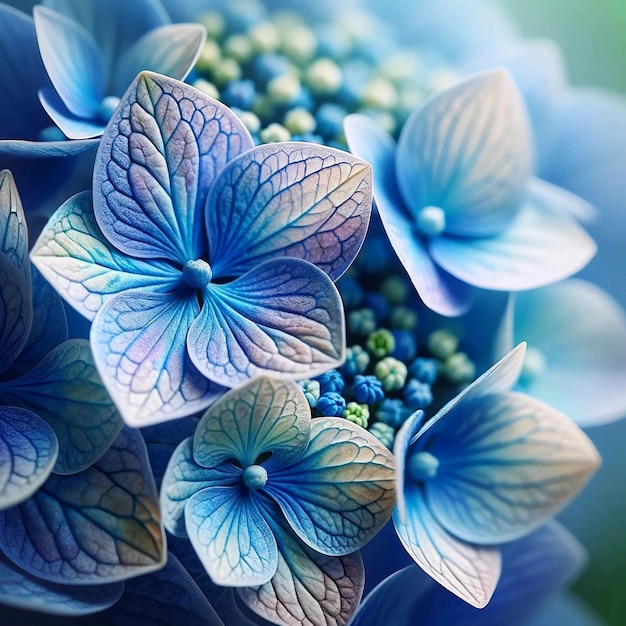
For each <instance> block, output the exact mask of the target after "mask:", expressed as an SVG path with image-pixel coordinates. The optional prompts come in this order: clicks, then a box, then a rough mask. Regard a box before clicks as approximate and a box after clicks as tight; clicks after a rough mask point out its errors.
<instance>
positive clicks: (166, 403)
mask: <svg viewBox="0 0 626 626" xmlns="http://www.w3.org/2000/svg"><path fill="white" fill-rule="evenodd" d="M197 314H198V302H197V300H196V297H195V295H194V294H190V295H177V294H156V293H143V292H141V291H128V292H124V293H122V294H119V295H117V296H115V297H114V298H111V299H110V300H108V301H107V303H106V304H105V305H104V306H103V307H102V308H101V309H100V311H99V312H98V315H97V316H96V318H95V319H94V322H93V325H92V327H91V346H92V349H93V353H94V361H95V363H96V366H97V368H98V371H99V372H100V376H102V380H103V382H104V384H105V386H106V388H107V390H108V392H109V393H110V394H111V397H112V398H113V400H114V402H115V403H116V405H117V407H118V409H119V411H120V413H121V414H122V417H123V418H124V421H125V422H126V423H127V424H129V425H131V426H135V427H138V426H148V425H149V424H154V423H157V422H162V421H165V420H168V419H173V418H175V417H182V416H184V415H190V414H192V413H195V412H196V411H199V410H202V409H204V408H206V407H207V406H208V405H209V404H211V402H213V400H215V397H216V395H217V394H219V393H220V392H221V390H220V389H219V388H218V387H217V385H215V384H213V383H211V382H210V381H208V380H206V378H204V377H203V376H202V375H201V374H200V372H198V370H197V369H196V368H195V367H194V365H193V364H192V362H191V361H190V359H189V357H188V355H187V349H186V347H185V336H186V335H187V331H188V329H189V327H190V325H191V323H192V321H193V320H194V318H195V317H196V315H197Z"/></svg>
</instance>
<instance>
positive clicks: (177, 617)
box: [104, 553, 224, 626]
mask: <svg viewBox="0 0 626 626" xmlns="http://www.w3.org/2000/svg"><path fill="white" fill-rule="evenodd" d="M104 616H106V618H108V619H109V620H111V621H112V623H114V624H115V626H173V625H174V624H185V626H224V624H223V623H222V621H221V620H220V619H219V617H218V616H217V613H215V611H214V610H213V607H212V606H211V605H210V604H209V602H208V600H207V599H206V598H205V597H204V595H203V593H202V591H200V589H199V588H198V585H197V584H196V583H195V582H194V580H193V578H192V577H191V576H190V575H189V574H188V573H187V571H186V570H185V568H184V567H183V566H182V565H181V564H180V562H179V561H178V559H177V558H176V557H175V556H174V555H173V554H171V553H168V555H167V563H166V565H165V567H164V568H163V569H162V570H159V571H158V572H153V573H152V574H148V575H147V576H140V577H139V578H133V579H131V580H129V581H128V582H127V583H126V589H125V591H124V595H123V596H122V599H121V600H120V601H119V602H118V603H117V604H116V605H115V606H114V607H113V608H111V609H109V610H108V611H107V612H106V613H105V614H104Z"/></svg>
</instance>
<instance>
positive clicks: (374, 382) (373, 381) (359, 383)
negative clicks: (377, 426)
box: [354, 374, 385, 404]
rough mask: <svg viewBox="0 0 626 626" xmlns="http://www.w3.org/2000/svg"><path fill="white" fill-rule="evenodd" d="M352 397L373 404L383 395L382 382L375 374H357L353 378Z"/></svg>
mask: <svg viewBox="0 0 626 626" xmlns="http://www.w3.org/2000/svg"><path fill="white" fill-rule="evenodd" d="M354 397H355V399H356V401H357V402H361V403H363V404H374V403H375V402H380V401H381V400H382V399H383V398H384V397H385V392H384V390H383V386H382V383H381V382H380V381H379V380H378V378H376V376H362V375H361V374H358V375H357V376H355V378H354Z"/></svg>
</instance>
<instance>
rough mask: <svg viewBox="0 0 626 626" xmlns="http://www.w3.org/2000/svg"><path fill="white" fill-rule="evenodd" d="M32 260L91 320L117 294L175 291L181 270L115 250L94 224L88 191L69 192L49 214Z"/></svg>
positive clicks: (68, 299)
mask: <svg viewBox="0 0 626 626" xmlns="http://www.w3.org/2000/svg"><path fill="white" fill-rule="evenodd" d="M31 260H32V261H33V263H34V264H35V265H36V266H37V268H38V269H39V270H40V271H41V272H42V274H43V275H44V276H45V277H46V278H47V279H48V281H50V283H51V284H52V285H54V287H55V288H56V289H57V290H58V291H59V293H60V294H61V295H62V296H63V297H64V298H65V299H66V300H67V301H68V302H69V303H70V304H71V305H72V306H73V307H74V308H75V309H76V310H77V311H79V312H80V313H81V314H82V315H84V316H85V317H87V318H88V319H90V320H91V319H93V318H94V316H95V315H96V313H97V312H98V311H99V310H100V308H101V307H102V305H103V304H104V303H105V302H106V301H107V300H109V299H110V298H111V297H112V296H114V295H116V294H119V293H122V292H124V291H127V290H129V289H137V288H141V289H142V290H144V291H160V290H173V288H174V287H175V285H176V283H177V282H178V281H179V280H180V272H179V271H177V270H175V269H174V268H172V266H171V265H168V264H167V263H165V262H163V261H160V260H147V261H144V260H141V259H133V258H129V257H127V256H126V255H124V254H121V253H120V252H119V251H118V250H117V249H116V248H114V247H113V246H112V245H111V244H110V243H109V242H108V241H107V240H106V239H105V237H104V236H103V234H102V232H101V231H100V229H99V228H98V225H97V224H96V220H95V217H94V213H93V208H92V202H91V193H89V192H88V191H84V192H82V193H79V194H76V195H75V196H72V197H71V198H70V199H69V200H67V201H66V202H65V203H64V204H63V205H62V206H61V207H60V208H59V209H58V211H57V212H56V213H55V214H54V215H53V216H52V217H51V218H50V220H49V221H48V224H47V225H46V227H45V228H44V230H43V232H42V233H41V235H40V236H39V239H38V240H37V241H36V243H35V245H34V246H33V249H32V252H31Z"/></svg>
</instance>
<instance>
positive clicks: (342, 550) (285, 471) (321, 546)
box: [265, 417, 395, 556]
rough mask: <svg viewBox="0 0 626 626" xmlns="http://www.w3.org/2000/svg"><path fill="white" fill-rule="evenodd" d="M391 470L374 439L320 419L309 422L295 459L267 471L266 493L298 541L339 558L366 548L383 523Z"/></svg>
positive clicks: (387, 512)
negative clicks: (308, 432)
mask: <svg viewBox="0 0 626 626" xmlns="http://www.w3.org/2000/svg"><path fill="white" fill-rule="evenodd" d="M394 469H395V468H394V463H393V455H392V454H391V452H389V450H388V449H387V448H386V447H385V446H383V445H382V444H381V443H380V442H379V441H378V440H377V439H376V438H375V437H374V436H373V435H370V434H369V433H368V432H367V431H366V430H364V429H362V428H361V427H359V426H357V425H356V424H353V423H351V422H348V421H344V420H337V419H336V418H331V417H322V418H317V419H314V420H313V421H312V422H311V439H310V442H309V445H308V447H307V449H306V450H305V452H304V453H303V455H302V456H301V457H300V459H298V460H297V461H296V462H295V463H293V464H291V465H288V466H284V467H276V468H275V469H273V470H272V471H271V472H269V474H270V479H269V481H268V483H267V485H266V486H265V489H266V490H267V492H268V493H269V494H271V495H272V497H273V498H274V499H275V500H276V501H277V502H278V504H279V505H280V508H281V509H282V511H283V513H284V514H285V516H286V517H287V520H288V522H289V524H290V526H291V527H292V528H293V530H294V531H295V532H296V534H297V535H298V536H299V537H300V539H302V541H304V542H305V543H306V544H307V545H309V546H310V547H311V548H313V549H314V550H317V551H318V552H321V553H323V554H328V555H334V556H340V555H343V554H348V553H350V552H354V551H355V550H358V549H359V548H360V547H362V546H363V545H365V544H366V543H367V542H368V541H369V540H370V539H371V538H372V537H373V536H374V535H375V534H376V533H377V532H378V531H379V530H380V529H381V528H382V527H383V525H384V524H385V523H386V522H387V521H388V519H389V517H390V515H391V510H392V508H393V506H394V504H395V494H394V489H393V486H394Z"/></svg>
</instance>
